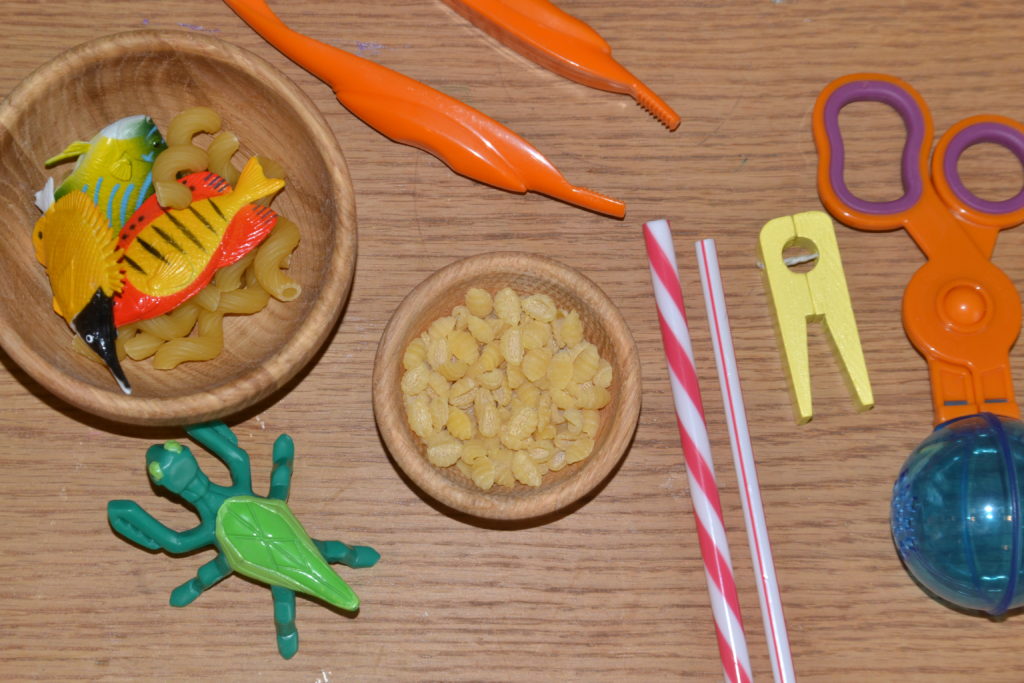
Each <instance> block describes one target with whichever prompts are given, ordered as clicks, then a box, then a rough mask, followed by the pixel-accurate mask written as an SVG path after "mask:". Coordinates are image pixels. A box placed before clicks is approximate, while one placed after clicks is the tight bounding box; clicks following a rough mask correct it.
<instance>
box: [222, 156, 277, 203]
mask: <svg viewBox="0 0 1024 683" xmlns="http://www.w3.org/2000/svg"><path fill="white" fill-rule="evenodd" d="M282 187H284V180H283V179H281V178H268V177H267V176H266V174H265V173H264V171H263V165H262V164H260V161H259V159H258V158H256V157H251V158H250V159H249V161H248V162H246V164H245V167H244V168H243V169H242V174H241V175H240V176H239V177H238V183H237V184H236V185H235V193H234V194H235V195H236V197H237V198H238V201H239V202H240V203H242V204H248V203H250V202H254V201H256V200H257V199H262V198H263V197H269V196H270V195H272V194H274V193H275V192H277V191H278V190H280V189H281V188H282Z"/></svg>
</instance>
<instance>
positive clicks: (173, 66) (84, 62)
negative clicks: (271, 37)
mask: <svg viewBox="0 0 1024 683" xmlns="http://www.w3.org/2000/svg"><path fill="white" fill-rule="evenodd" d="M197 105H206V106H210V107H212V108H213V109H215V110H216V111H218V112H219V113H220V114H221V116H222V117H223V121H224V123H223V129H224V130H232V131H234V132H235V133H236V134H237V135H238V138H239V140H240V141H241V145H242V147H241V150H240V151H239V154H238V155H236V157H235V159H236V162H237V161H238V160H239V159H242V160H244V159H245V158H247V157H249V156H251V155H253V154H256V153H258V154H260V155H264V156H267V157H270V158H272V159H275V160H277V161H278V162H280V163H281V165H282V166H284V168H285V169H286V171H287V173H288V178H287V180H288V185H287V187H285V189H284V190H283V191H282V193H281V194H280V195H279V197H278V198H277V199H276V200H275V201H274V208H275V209H276V210H277V211H279V212H280V213H281V214H282V215H285V216H287V217H289V218H291V219H292V220H293V221H295V223H296V224H298V225H299V228H300V230H301V234H302V241H301V242H300V244H299V247H298V249H297V250H296V252H295V253H294V255H293V257H292V262H291V267H290V269H289V274H290V275H291V276H292V277H294V278H295V279H296V280H298V281H299V283H300V284H301V285H302V294H301V295H300V296H299V298H298V299H296V300H295V301H291V302H288V303H281V302H278V301H275V300H273V299H271V302H270V304H269V306H268V308H267V309H265V310H263V311H261V312H259V313H256V314H254V315H251V316H230V317H228V318H226V319H225V323H224V340H225V347H224V350H223V352H222V353H221V354H220V355H219V356H218V357H217V358H216V359H214V360H210V361H205V362H198V363H186V364H183V365H180V366H178V367H177V368H175V369H174V370H168V371H161V370H154V369H153V368H152V367H151V366H150V362H149V361H142V362H138V363H136V362H133V361H131V360H126V361H124V367H125V372H126V374H127V375H128V377H129V380H130V381H131V383H132V387H133V390H134V392H133V394H132V395H131V396H126V395H124V394H122V393H121V391H120V390H119V389H118V387H117V384H116V383H115V382H114V379H113V378H112V377H111V376H110V373H109V371H108V370H107V368H106V367H104V366H102V365H99V364H97V363H94V362H92V361H90V360H88V359H85V358H83V357H82V356H80V355H79V354H77V353H76V352H75V351H74V350H72V348H71V336H72V333H71V331H70V329H69V328H68V326H67V324H66V323H65V322H64V321H63V320H62V319H61V318H60V317H59V316H57V315H56V314H54V312H53V310H52V308H51V304H50V300H51V294H50V286H49V282H48V281H47V278H46V275H45V273H44V270H43V268H42V267H41V266H40V265H39V264H38V263H37V262H36V259H35V257H34V255H33V248H32V242H31V230H32V226H33V225H34V223H35V221H36V220H37V219H38V218H39V215H40V213H39V210H38V209H37V208H36V207H35V206H34V205H33V193H34V192H35V191H37V190H39V188H41V187H42V185H43V183H44V180H45V178H46V176H48V175H53V176H55V180H56V181H57V183H59V182H60V180H61V179H62V178H63V177H64V176H65V175H66V174H67V173H69V172H70V168H71V164H66V165H61V166H58V167H55V168H54V169H49V170H48V169H45V168H44V167H43V161H44V160H45V159H47V158H49V157H50V156H52V155H54V154H56V153H58V152H60V151H61V150H63V149H64V148H65V147H66V146H67V145H68V144H69V143H70V142H72V141H74V140H88V139H90V138H91V137H92V136H93V135H94V134H95V133H96V132H97V131H99V130H100V129H101V128H103V127H104V126H105V125H107V124H108V123H111V122H113V121H115V120H117V119H120V118H122V117H124V116H130V115H133V114H142V113H144V114H149V115H150V116H151V117H153V119H154V120H155V121H156V123H157V125H158V126H159V127H160V129H161V130H162V131H166V130H167V128H166V127H167V124H168V122H169V121H170V119H171V118H172V117H173V116H174V115H175V114H176V113H178V112H180V111H181V110H183V109H186V108H188V107H193V106H197ZM0 177H2V178H3V182H2V183H0V212H2V213H3V216H4V220H3V221H2V222H0V231H2V233H0V272H2V273H3V274H4V278H3V292H2V295H0V344H2V345H3V348H4V350H5V351H6V352H7V353H8V354H9V355H10V356H11V358H13V359H14V360H15V361H16V362H17V363H18V364H19V365H20V366H21V367H22V368H24V369H25V371H26V372H28V373H29V374H30V375H31V376H32V377H33V378H35V379H36V380H37V381H38V382H39V383H40V384H42V385H43V386H44V387H46V388H47V389H49V390H50V391H52V392H53V393H54V394H56V395H57V396H59V397H60V398H62V399H64V400H65V401H67V402H68V403H71V404H73V405H75V406H78V407H80V408H82V409H84V410H87V411H90V412H92V413H95V414H97V415H100V416H102V417H105V418H109V419H111V420H116V421H120V422H132V423H136V424H147V425H176V424H187V423H195V422H201V421H204V420H210V419H215V418H218V417H222V416H224V415H227V414H230V413H234V412H237V411H239V410H241V409H243V408H246V407H248V406H250V405H252V404H253V403H255V402H256V401H258V400H260V399H262V398H264V397H266V396H267V395H268V394H270V393H271V392H272V391H274V390H275V389H277V388H279V387H281V386H282V385H284V384H285V383H286V382H287V381H288V380H289V379H290V378H292V377H293V376H294V375H295V374H296V373H297V372H298V371H299V370H300V369H301V368H302V367H303V366H304V365H305V364H306V363H307V362H308V361H309V360H310V358H311V357H312V356H313V355H314V354H315V353H316V351H317V350H318V349H319V347H320V346H321V345H322V344H323V342H324V341H325V339H326V338H327V336H328V334H329V333H330V332H331V331H332V329H333V327H334V324H335V322H336V321H337V318H338V315H339V313H340V312H341V309H342V307H343V306H344V303H345V301H346V299H347V298H348V294H349V289H350V287H351V283H352V276H353V272H354V266H355V253H356V223H355V208H354V202H353V195H352V186H351V183H350V181H349V176H348V170H347V168H346V167H345V160H344V158H343V157H342V153H341V149H340V147H339V146H338V142H337V140H336V139H335V137H334V135H333V133H332V132H331V130H330V128H329V127H328V125H327V123H326V121H325V120H324V118H323V116H322V115H321V114H320V113H319V111H317V109H316V107H315V106H314V104H313V102H312V101H311V100H310V99H309V98H308V97H307V96H306V95H305V94H303V92H302V91H301V90H299V88H298V87H297V86H296V85H295V84H294V83H293V82H291V81H290V80H288V78H287V77H286V76H284V74H282V73H281V72H280V71H278V70H277V69H275V68H274V67H272V66H271V65H270V64H268V63H267V62H265V61H263V60H262V59H260V58H259V57H257V56H255V55H253V54H252V53H250V52H248V51H246V50H243V49H240V48H237V47H235V46H233V45H230V44H228V43H225V42H224V41H221V40H217V39H215V38H211V37H209V36H205V35H201V34H197V33H189V32H183V31H148V30H147V31H132V32H128V33H120V34H116V35H112V36H108V37H105V38H101V39H98V40H94V41H91V42H88V43H84V44H82V45H79V46H77V47H75V48H73V49H71V50H69V51H68V52H66V53H64V54H62V55H60V56H58V57H57V58H56V59H54V60H53V61H51V62H49V63H48V64H46V65H44V66H42V67H40V68H39V69H37V70H36V71H35V72H33V73H32V74H31V75H30V76H29V77H28V78H26V79H25V81H24V82H22V83H21V84H20V85H19V86H18V87H17V88H16V89H15V90H14V91H13V92H12V93H11V94H10V96H9V97H8V98H7V99H6V100H4V102H3V104H2V105H0Z"/></svg>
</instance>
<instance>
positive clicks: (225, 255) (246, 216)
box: [217, 204, 277, 268]
mask: <svg viewBox="0 0 1024 683" xmlns="http://www.w3.org/2000/svg"><path fill="white" fill-rule="evenodd" d="M275 225H277V212H275V211H274V210H273V209H271V208H270V207H269V206H263V205H261V204H246V205H245V206H243V207H242V208H241V209H240V210H239V212H238V213H236V214H235V217H234V218H233V219H232V220H231V224H230V225H229V226H228V229H227V231H226V232H225V234H224V242H223V244H222V246H221V250H220V257H219V259H218V261H219V263H218V265H217V267H218V268H223V267H224V266H230V265H231V264H232V263H234V262H236V261H238V260H239V259H240V258H242V257H243V256H245V255H246V254H248V253H249V252H250V251H252V250H253V249H255V248H256V247H257V246H259V244H260V242H262V241H263V240H264V239H266V237H267V235H269V234H270V231H271V230H273V229H274V226H275Z"/></svg>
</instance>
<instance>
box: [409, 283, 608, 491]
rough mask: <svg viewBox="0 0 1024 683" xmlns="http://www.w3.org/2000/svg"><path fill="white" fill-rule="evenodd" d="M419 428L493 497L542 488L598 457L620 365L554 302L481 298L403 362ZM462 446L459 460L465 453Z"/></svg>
mask: <svg viewBox="0 0 1024 683" xmlns="http://www.w3.org/2000/svg"><path fill="white" fill-rule="evenodd" d="M402 365H403V368H404V369H405V373H404V375H403V376H402V381H401V389H402V392H403V394H404V396H405V404H406V413H407V418H408V421H409V426H410V428H411V429H412V430H413V432H414V433H416V434H417V435H418V436H419V437H420V438H421V439H422V440H423V441H424V445H425V448H426V457H427V460H428V461H429V462H431V463H432V464H434V465H435V466H438V467H455V468H456V469H457V470H458V471H459V472H461V473H462V475H464V476H465V477H467V478H468V479H471V480H472V481H473V483H474V484H475V485H476V486H477V487H479V488H481V489H483V490H490V489H491V488H492V487H493V486H495V485H498V486H505V487H511V486H516V485H522V486H530V487H536V486H540V485H541V484H542V481H543V478H544V476H545V475H546V474H547V473H548V472H549V471H550V472H557V471H560V470H562V469H564V468H565V467H567V466H569V465H572V464H574V463H577V462H580V461H582V460H584V459H586V458H587V457H589V455H590V453H591V452H592V451H593V449H594V443H595V439H596V436H597V432H598V430H599V428H600V424H601V414H600V412H599V410H600V408H602V407H603V406H605V405H607V403H608V402H609V401H610V399H611V393H610V391H609V387H610V386H611V383H612V382H611V380H612V374H611V373H612V370H611V364H610V363H608V361H606V360H604V359H603V358H601V355H600V351H599V349H598V348H597V346H595V345H594V344H591V343H589V342H587V341H585V340H584V339H583V325H582V322H581V320H580V317H579V315H578V314H577V313H576V311H563V310H560V309H559V308H558V306H557V304H556V303H555V301H554V300H553V299H552V298H551V297H550V296H549V295H547V294H531V295H527V296H521V295H520V294H518V293H517V292H515V291H514V290H512V289H511V288H508V287H506V288H504V289H502V290H500V291H498V292H497V293H496V294H494V295H493V296H492V295H491V294H490V293H489V292H487V291H486V290H483V289H479V288H473V289H470V290H469V291H467V292H466V295H465V299H464V303H460V304H458V305H457V306H455V307H454V308H453V309H452V312H451V315H446V316H442V317H440V318H438V319H436V320H434V321H433V322H432V323H431V324H430V325H429V326H427V329H426V331H424V332H423V333H422V334H421V335H420V336H419V337H416V338H415V339H413V340H412V341H411V342H410V343H409V345H408V346H407V347H406V348H405V351H404V354H403V356H402ZM453 444H457V445H458V451H457V452H458V455H456V446H455V445H453Z"/></svg>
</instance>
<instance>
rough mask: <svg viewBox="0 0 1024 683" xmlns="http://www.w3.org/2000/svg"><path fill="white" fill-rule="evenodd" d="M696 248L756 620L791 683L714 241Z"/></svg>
mask: <svg viewBox="0 0 1024 683" xmlns="http://www.w3.org/2000/svg"><path fill="white" fill-rule="evenodd" d="M696 247H697V263H698V264H699V265H700V282H701V285H702V286H703V288H704V304H705V305H706V306H707V312H708V320H709V321H710V323H711V341H712V343H713V345H714V347H715V362H716V363H717V364H718V382H719V384H720V385H721V388H722V401H723V402H724V403H725V417H726V421H727V422H728V425H729V441H730V443H731V444H732V458H733V463H734V464H735V465H736V474H737V476H738V478H739V480H740V485H741V486H742V494H743V495H742V500H743V515H744V517H746V521H747V540H748V541H749V542H750V555H751V557H752V558H753V559H754V562H755V563H756V564H755V567H754V569H755V572H754V573H755V578H756V580H757V594H758V598H759V599H760V601H761V617H762V619H763V620H764V631H765V637H766V638H767V639H768V651H769V653H770V654H771V659H772V673H773V674H774V676H775V680H776V681H777V683H792V681H795V680H796V674H795V673H794V672H793V657H792V654H791V653H790V651H789V636H788V635H787V633H786V618H785V616H784V615H783V613H782V599H781V598H780V597H779V583H778V580H777V579H776V577H775V562H774V560H773V559H772V548H771V545H769V541H768V525H767V523H766V522H765V519H764V507H762V505H761V487H760V485H759V484H758V483H757V470H756V469H755V467H756V466H755V464H754V451H753V449H752V448H751V445H750V432H749V430H748V429H747V411H746V409H745V408H744V406H743V392H742V391H741V390H740V375H739V371H738V370H737V369H736V351H735V349H734V348H733V345H732V331H731V330H730V328H729V313H728V311H726V308H725V294H724V292H723V290H722V274H721V271H720V270H719V268H718V253H717V251H716V250H715V241H714V240H701V241H699V242H697V244H696Z"/></svg>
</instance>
